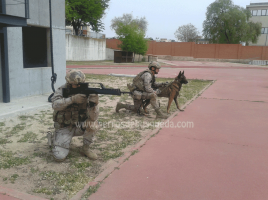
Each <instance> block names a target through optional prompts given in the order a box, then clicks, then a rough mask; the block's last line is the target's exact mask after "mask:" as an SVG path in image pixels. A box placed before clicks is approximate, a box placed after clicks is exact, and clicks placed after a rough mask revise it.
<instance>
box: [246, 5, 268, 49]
mask: <svg viewBox="0 0 268 200" xmlns="http://www.w3.org/2000/svg"><path fill="white" fill-rule="evenodd" d="M247 9H249V10H250V11H251V14H252V17H251V19H250V20H251V21H252V22H261V23H262V30H261V36H260V37H259V39H258V42H257V44H252V43H250V44H249V45H250V46H268V0H264V1H261V0H258V1H251V2H250V5H247Z"/></svg>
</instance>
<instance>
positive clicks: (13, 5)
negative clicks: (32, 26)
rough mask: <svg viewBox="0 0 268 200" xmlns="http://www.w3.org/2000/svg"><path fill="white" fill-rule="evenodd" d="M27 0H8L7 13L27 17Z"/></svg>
mask: <svg viewBox="0 0 268 200" xmlns="http://www.w3.org/2000/svg"><path fill="white" fill-rule="evenodd" d="M23 3H25V0H19V1H17V0H6V14H7V15H13V16H17V17H25V4H23Z"/></svg>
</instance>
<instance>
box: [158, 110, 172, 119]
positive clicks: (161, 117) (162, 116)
mask: <svg viewBox="0 0 268 200" xmlns="http://www.w3.org/2000/svg"><path fill="white" fill-rule="evenodd" d="M155 112H156V113H157V114H156V118H160V119H167V118H168V117H169V116H168V115H165V114H164V113H162V112H161V111H160V108H157V109H155Z"/></svg>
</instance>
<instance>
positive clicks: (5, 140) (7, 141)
mask: <svg viewBox="0 0 268 200" xmlns="http://www.w3.org/2000/svg"><path fill="white" fill-rule="evenodd" d="M7 143H12V141H10V140H8V139H6V138H0V144H7Z"/></svg>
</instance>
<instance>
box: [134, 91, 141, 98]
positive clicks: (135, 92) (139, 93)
mask: <svg viewBox="0 0 268 200" xmlns="http://www.w3.org/2000/svg"><path fill="white" fill-rule="evenodd" d="M141 96H142V93H141V92H139V91H137V90H135V91H134V92H133V99H135V100H140V99H141Z"/></svg>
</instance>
